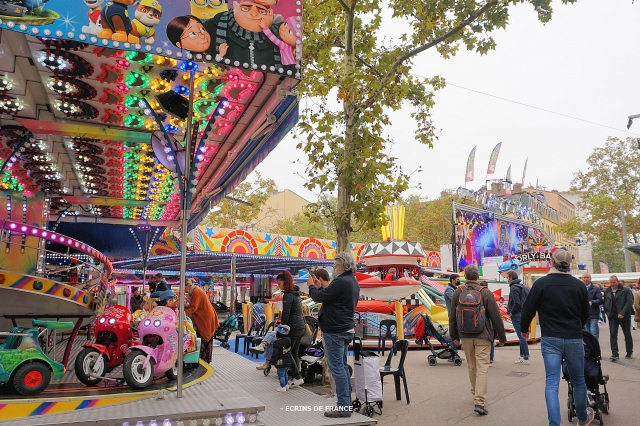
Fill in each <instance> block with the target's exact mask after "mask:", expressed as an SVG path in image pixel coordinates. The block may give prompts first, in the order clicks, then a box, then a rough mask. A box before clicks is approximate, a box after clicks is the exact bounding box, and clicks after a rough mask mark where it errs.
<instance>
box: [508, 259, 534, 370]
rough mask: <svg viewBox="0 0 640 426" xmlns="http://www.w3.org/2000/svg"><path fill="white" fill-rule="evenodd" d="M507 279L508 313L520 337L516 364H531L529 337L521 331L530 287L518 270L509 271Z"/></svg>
mask: <svg viewBox="0 0 640 426" xmlns="http://www.w3.org/2000/svg"><path fill="white" fill-rule="evenodd" d="M506 275H507V281H508V282H509V302H508V303H507V314H509V315H510V316H511V323H512V324H513V328H515V330H516V336H518V339H520V358H518V359H517V360H516V364H520V365H523V364H524V365H529V364H531V363H530V362H529V344H528V343H527V339H525V338H523V337H522V334H521V333H520V317H521V316H522V307H523V306H524V302H525V300H527V296H528V295H529V287H527V286H526V285H524V284H522V281H521V280H520V278H518V274H517V273H516V271H512V270H509V271H507V274H506Z"/></svg>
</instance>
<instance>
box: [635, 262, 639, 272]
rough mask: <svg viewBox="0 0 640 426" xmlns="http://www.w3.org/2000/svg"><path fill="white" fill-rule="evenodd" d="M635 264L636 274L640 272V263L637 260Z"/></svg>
mask: <svg viewBox="0 0 640 426" xmlns="http://www.w3.org/2000/svg"><path fill="white" fill-rule="evenodd" d="M635 263H636V272H640V262H638V261H637V260H636V261H635Z"/></svg>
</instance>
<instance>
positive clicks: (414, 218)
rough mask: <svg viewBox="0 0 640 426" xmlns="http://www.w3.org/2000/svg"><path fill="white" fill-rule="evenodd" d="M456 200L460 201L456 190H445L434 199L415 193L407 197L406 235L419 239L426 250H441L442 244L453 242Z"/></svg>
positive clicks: (413, 239) (405, 202)
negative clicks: (453, 210) (453, 214)
mask: <svg viewBox="0 0 640 426" xmlns="http://www.w3.org/2000/svg"><path fill="white" fill-rule="evenodd" d="M454 201H458V202H459V201H460V197H458V195H457V193H456V192H455V191H443V192H442V193H441V194H440V197H438V198H436V199H434V200H428V199H427V198H423V197H419V196H415V195H413V196H410V197H408V198H406V199H405V200H404V205H405V206H406V208H407V211H406V214H405V232H404V235H405V237H406V238H409V239H410V240H411V241H418V242H419V243H420V244H421V245H422V247H423V248H424V249H425V250H435V251H440V246H441V245H444V244H451V233H452V232H453V226H452V222H453V216H452V212H451V209H452V203H453V202H454Z"/></svg>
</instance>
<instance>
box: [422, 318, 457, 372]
mask: <svg viewBox="0 0 640 426" xmlns="http://www.w3.org/2000/svg"><path fill="white" fill-rule="evenodd" d="M420 316H421V317H422V321H420V320H418V323H417V324H416V327H415V335H416V343H417V344H419V345H424V344H425V343H426V344H427V345H428V346H429V349H430V350H431V355H429V357H428V359H429V365H436V364H437V363H438V359H447V360H448V359H453V364H454V365H456V366H460V365H462V358H460V355H458V349H457V348H456V347H455V345H454V344H453V342H452V341H451V339H449V338H447V337H445V336H443V335H442V334H441V333H440V332H439V331H438V329H437V328H436V327H435V325H434V324H433V322H432V321H431V318H429V315H420ZM432 337H433V338H434V339H436V340H437V341H438V342H440V344H442V345H443V346H444V349H440V350H436V349H435V348H434V347H433V345H432V344H431V338H432Z"/></svg>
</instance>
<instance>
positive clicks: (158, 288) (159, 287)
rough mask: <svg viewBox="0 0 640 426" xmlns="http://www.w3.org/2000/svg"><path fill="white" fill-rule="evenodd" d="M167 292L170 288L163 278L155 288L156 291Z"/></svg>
mask: <svg viewBox="0 0 640 426" xmlns="http://www.w3.org/2000/svg"><path fill="white" fill-rule="evenodd" d="M167 290H171V288H169V284H168V283H167V280H165V279H164V278H163V279H161V280H160V282H159V283H158V285H157V286H156V291H167Z"/></svg>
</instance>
